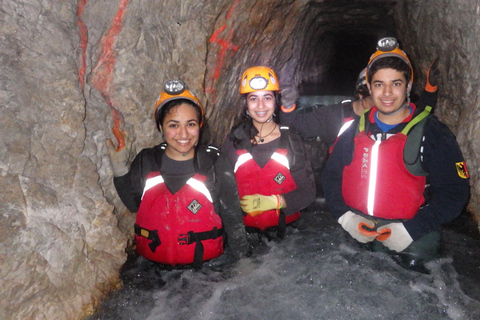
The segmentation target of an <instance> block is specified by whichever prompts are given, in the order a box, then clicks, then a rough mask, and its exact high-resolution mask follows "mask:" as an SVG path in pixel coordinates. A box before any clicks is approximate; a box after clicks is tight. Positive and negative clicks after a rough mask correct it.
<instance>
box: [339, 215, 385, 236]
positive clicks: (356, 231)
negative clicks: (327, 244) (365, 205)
mask: <svg viewBox="0 0 480 320" xmlns="http://www.w3.org/2000/svg"><path fill="white" fill-rule="evenodd" d="M338 223H340V225H341V226H342V228H343V229H345V231H347V232H348V233H349V234H350V235H351V236H352V237H353V238H354V239H355V240H357V241H358V242H361V243H367V242H372V241H373V240H375V237H377V236H378V232H377V231H376V230H375V223H374V222H373V221H371V220H368V219H366V218H364V217H362V216H360V215H358V214H356V213H354V212H352V211H347V212H345V213H344V214H343V215H342V216H341V217H340V218H338Z"/></svg>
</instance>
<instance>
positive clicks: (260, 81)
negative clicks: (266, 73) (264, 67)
mask: <svg viewBox="0 0 480 320" xmlns="http://www.w3.org/2000/svg"><path fill="white" fill-rule="evenodd" d="M248 84H249V85H250V88H252V89H253V90H263V89H265V88H266V87H267V86H268V80H267V79H265V78H264V77H262V76H256V77H253V78H252V79H250V82H249V83H248Z"/></svg>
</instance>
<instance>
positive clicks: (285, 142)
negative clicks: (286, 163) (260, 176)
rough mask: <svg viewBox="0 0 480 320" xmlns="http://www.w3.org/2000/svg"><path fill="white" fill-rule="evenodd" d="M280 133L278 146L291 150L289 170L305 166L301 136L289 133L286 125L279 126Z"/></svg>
mask: <svg viewBox="0 0 480 320" xmlns="http://www.w3.org/2000/svg"><path fill="white" fill-rule="evenodd" d="M280 133H281V136H280V148H284V149H287V150H292V155H291V159H292V161H291V163H290V171H296V170H298V169H301V168H303V167H305V164H306V163H305V161H306V159H305V149H304V144H303V140H302V138H301V137H300V136H299V135H298V134H291V131H290V128H289V127H287V126H280ZM287 147H289V148H287Z"/></svg>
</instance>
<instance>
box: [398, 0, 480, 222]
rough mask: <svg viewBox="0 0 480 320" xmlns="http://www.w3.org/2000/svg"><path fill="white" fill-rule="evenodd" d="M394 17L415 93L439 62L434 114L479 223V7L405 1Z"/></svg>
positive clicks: (469, 0) (472, 1)
mask: <svg viewBox="0 0 480 320" xmlns="http://www.w3.org/2000/svg"><path fill="white" fill-rule="evenodd" d="M395 13H396V22H397V26H398V27H397V31H398V32H399V33H400V34H401V39H402V40H403V42H404V47H405V51H406V52H408V54H409V56H411V57H412V60H413V61H414V62H415V66H414V67H415V71H416V75H418V77H417V79H418V80H417V82H416V84H417V89H419V85H420V84H422V83H425V77H424V73H425V72H424V71H425V70H426V69H427V68H428V67H429V65H430V63H431V62H432V61H433V59H435V57H439V58H440V68H441V76H442V79H441V82H440V85H439V100H438V106H437V107H436V109H435V114H436V115H437V116H438V117H439V118H440V119H441V120H442V121H443V122H445V123H446V124H448V126H449V127H450V129H451V130H452V131H453V132H454V133H455V134H456V136H457V141H458V142H459V144H460V147H461V148H462V151H463V154H464V156H465V158H466V160H467V168H468V170H469V173H470V184H471V198H470V202H469V205H468V209H469V210H470V211H471V212H472V213H473V214H474V215H475V217H476V218H477V221H480V183H479V181H480V180H479V169H478V168H479V165H480V162H479V161H480V145H479V144H478V141H480V100H479V94H480V87H479V86H480V83H479V75H480V59H479V52H480V38H479V37H478V34H479V32H480V2H479V1H478V0H462V1H448V0H440V1H436V0H427V1H420V0H418V1H417V0H407V1H402V2H399V3H398V6H397V9H396V11H395Z"/></svg>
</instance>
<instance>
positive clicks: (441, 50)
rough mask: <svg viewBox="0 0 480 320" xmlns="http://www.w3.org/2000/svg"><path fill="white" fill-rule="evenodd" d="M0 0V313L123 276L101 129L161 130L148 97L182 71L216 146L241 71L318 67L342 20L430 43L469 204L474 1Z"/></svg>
mask: <svg viewBox="0 0 480 320" xmlns="http://www.w3.org/2000/svg"><path fill="white" fill-rule="evenodd" d="M0 6H1V8H0V9H1V12H2V14H1V15H0V21H1V24H0V37H1V41H2V42H1V43H2V45H1V46H0V58H1V61H2V65H1V77H0V121H1V125H0V145H1V147H2V148H1V149H0V189H1V190H2V193H1V194H2V198H1V202H0V212H1V213H2V215H1V216H0V217H1V218H0V257H1V260H0V279H1V280H0V283H1V285H2V291H1V292H0V319H77V318H81V317H83V316H84V315H86V314H88V313H90V312H92V310H93V307H94V306H95V304H96V303H97V302H98V301H99V299H101V298H102V297H103V296H104V294H105V293H106V292H108V291H109V290H112V289H113V288H115V287H117V286H118V285H121V284H120V283H119V280H118V272H119V269H120V267H121V265H122V264H123V263H124V261H125V259H126V254H125V249H126V248H127V247H128V245H129V243H130V241H131V238H132V231H133V230H132V225H133V221H134V218H135V217H134V215H133V214H131V213H129V212H128V211H127V210H126V208H125V207H124V206H123V204H122V203H121V201H120V200H119V198H118V196H117V195H116V192H115V189H114V187H113V184H112V172H111V167H110V163H109V159H108V155H107V152H106V148H105V145H104V142H105V139H106V138H108V137H112V134H111V127H112V126H115V125H117V126H120V127H121V128H123V129H125V130H127V131H128V132H129V133H130V136H131V138H132V139H133V141H134V149H135V150H134V151H139V150H141V149H142V148H144V147H148V146H152V145H154V144H156V143H158V142H159V141H160V139H161V137H160V135H159V134H158V132H156V131H155V126H154V122H153V115H152V111H153V106H154V103H155V101H156V99H157V97H158V94H159V91H160V88H161V86H162V84H163V83H164V81H165V80H168V79H171V78H177V77H179V78H182V79H183V80H185V81H186V82H187V83H188V84H189V86H190V88H191V89H192V90H193V91H194V92H195V93H196V94H197V95H198V96H199V98H200V100H201V101H202V102H203V103H204V105H205V106H206V110H207V121H208V127H209V132H208V134H207V135H206V137H205V138H206V140H208V141H212V142H214V143H216V144H220V143H221V141H222V140H223V138H224V137H225V134H226V133H227V132H228V131H229V129H230V128H231V126H232V124H233V123H234V122H235V121H236V118H237V116H238V115H239V114H240V113H241V112H242V107H241V103H240V99H239V96H238V82H239V78H240V75H241V73H242V71H243V70H244V69H246V68H247V67H249V66H252V65H258V64H266V65H269V66H271V67H272V68H273V69H274V70H275V71H276V72H277V74H278V76H279V78H280V82H281V83H283V84H285V83H294V84H300V83H302V82H314V81H315V79H316V78H323V77H325V70H326V68H327V66H328V64H329V61H330V60H331V58H332V47H333V44H334V42H335V39H334V37H332V35H331V34H332V33H335V32H338V31H339V29H342V28H344V29H345V30H343V31H344V32H349V30H352V29H353V30H356V31H357V32H360V31H361V32H365V33H374V34H375V35H377V36H383V35H385V34H388V33H389V32H391V30H392V28H393V27H394V24H395V23H396V24H397V26H398V27H397V33H398V34H397V36H398V37H399V39H400V40H401V41H402V43H403V44H404V48H405V50H406V51H407V52H408V53H409V55H410V56H411V57H412V58H413V60H414V61H415V67H416V68H417V69H419V70H424V69H426V67H427V66H428V64H429V61H431V60H432V59H433V58H434V57H435V56H437V55H439V56H440V58H441V59H442V60H441V61H442V75H443V79H442V84H441V89H440V100H439V106H438V108H437V110H436V111H435V112H436V114H437V115H438V116H439V117H440V118H441V119H442V120H444V121H445V122H447V123H448V124H449V125H450V127H451V128H452V130H454V132H455V133H457V137H458V140H459V142H460V144H461V146H462V149H463V150H464V152H465V154H466V157H467V161H468V164H469V167H470V174H471V176H472V185H473V189H472V193H473V194H474V196H473V197H472V201H471V203H470V207H471V209H472V211H473V212H476V213H479V212H480V208H479V207H478V205H479V201H480V200H479V199H478V196H477V194H478V192H476V191H477V189H478V188H479V186H478V184H475V181H477V180H478V179H477V175H478V173H477V171H476V169H474V168H476V167H477V163H476V161H477V159H479V156H478V155H477V152H479V151H478V148H477V147H476V145H475V144H474V141H476V139H475V138H476V135H478V134H480V133H479V132H480V131H479V130H476V127H477V126H479V121H478V117H479V111H478V110H479V107H478V102H477V92H478V90H477V89H478V88H477V87H476V86H477V85H478V81H477V79H478V70H479V68H478V63H479V62H478V59H477V55H478V54H476V52H478V51H477V49H478V46H479V45H480V40H478V39H477V38H478V37H477V36H476V34H477V32H478V31H479V30H478V3H477V1H471V0H464V1H460V3H457V4H455V5H454V4H451V3H449V1H447V0H442V1H433V0H428V1H407V0H406V1H388V0H376V1H374V0H356V1H346V0H335V1H334V0H331V1H328V0H318V1H314V0H282V1H278V0H264V1H242V0H221V1H213V0H212V1H196V0H191V1H177V0H164V1H162V0H145V1H134V0H103V1H91V0H90V1H89V0H78V1H75V0H70V1H57V0H42V1H39V0H28V1H21V0H20V1H19V0H16V1H13V0H4V1H2V2H1V4H0ZM394 6H396V7H394ZM393 15H395V18H396V19H395V21H393V20H392V19H389V18H391V17H392V16H393ZM465 17H468V18H465ZM362 21H364V23H362ZM380 26H381V27H380ZM416 74H417V75H418V77H417V79H419V82H422V81H423V79H424V78H422V77H423V75H421V72H417V73H416ZM320 80H322V79H319V80H318V81H319V82H320ZM323 80H324V79H323ZM476 149H477V150H476Z"/></svg>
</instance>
